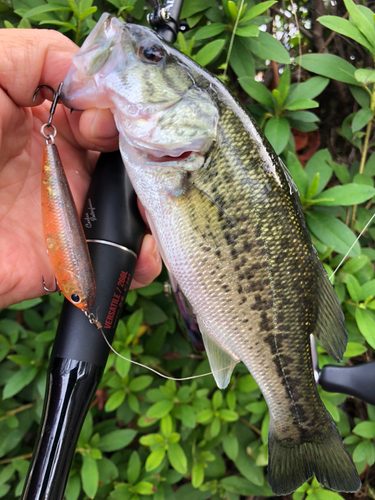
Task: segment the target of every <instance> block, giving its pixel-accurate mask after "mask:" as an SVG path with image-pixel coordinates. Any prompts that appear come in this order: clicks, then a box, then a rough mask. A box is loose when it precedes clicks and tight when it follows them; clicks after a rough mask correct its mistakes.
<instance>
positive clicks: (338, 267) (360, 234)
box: [329, 214, 375, 280]
mask: <svg viewBox="0 0 375 500" xmlns="http://www.w3.org/2000/svg"><path fill="white" fill-rule="evenodd" d="M374 217H375V214H373V216H372V217H371V219H370V220H369V221H368V223H367V224H366V225H365V227H364V228H363V229H362V231H361V232H360V233H359V235H358V238H357V239H356V240H355V242H354V243H353V245H352V246H351V247H350V248H349V250H348V251H347V252H346V254H345V255H344V257H343V258H342V260H341V262H340V264H339V265H338V266H337V267H336V269H335V270H334V272H333V273H332V274H331V276H330V277H329V279H330V280H331V279H332V278H333V277H334V275H335V274H336V273H337V271H338V270H339V269H340V267H341V266H342V263H343V262H344V260H345V259H346V257H347V256H348V255H349V253H350V251H351V250H352V248H353V247H354V245H355V244H356V243H357V241H358V240H359V238H360V237H361V236H362V234H363V233H364V232H365V231H366V229H367V228H368V226H369V225H370V224H371V222H372V220H373V218H374Z"/></svg>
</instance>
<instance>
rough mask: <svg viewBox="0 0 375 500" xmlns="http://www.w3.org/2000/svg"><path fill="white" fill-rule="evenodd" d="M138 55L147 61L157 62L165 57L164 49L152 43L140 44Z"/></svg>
mask: <svg viewBox="0 0 375 500" xmlns="http://www.w3.org/2000/svg"><path fill="white" fill-rule="evenodd" d="M138 55H139V56H140V57H141V58H142V59H143V60H144V61H145V62H148V63H158V62H160V61H162V60H163V59H164V57H165V50H164V49H163V47H162V46H161V45H158V44H156V43H153V44H152V45H146V44H145V45H141V46H140V47H139V51H138Z"/></svg>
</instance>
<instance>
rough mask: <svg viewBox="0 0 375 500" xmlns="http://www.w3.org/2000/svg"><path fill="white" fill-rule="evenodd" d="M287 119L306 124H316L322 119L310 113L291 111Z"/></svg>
mask: <svg viewBox="0 0 375 500" xmlns="http://www.w3.org/2000/svg"><path fill="white" fill-rule="evenodd" d="M285 117H286V118H293V119H294V120H299V121H302V122H306V123H314V122H318V121H319V120H320V119H319V117H317V116H316V114H314V113H311V112H310V111H291V112H290V113H288V114H287V115H285Z"/></svg>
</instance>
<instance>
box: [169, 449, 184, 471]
mask: <svg viewBox="0 0 375 500" xmlns="http://www.w3.org/2000/svg"><path fill="white" fill-rule="evenodd" d="M167 453H168V459H169V463H170V464H171V466H172V467H173V468H174V469H175V470H176V471H177V472H179V473H180V474H183V475H185V474H186V473H187V459H186V455H185V452H184V450H183V449H182V448H181V446H180V445H179V444H178V443H172V444H169V446H168V451H167Z"/></svg>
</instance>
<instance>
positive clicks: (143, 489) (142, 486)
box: [134, 481, 156, 495]
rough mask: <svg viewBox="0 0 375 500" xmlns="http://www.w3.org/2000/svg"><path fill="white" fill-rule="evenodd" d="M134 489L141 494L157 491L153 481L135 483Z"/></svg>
mask: <svg viewBox="0 0 375 500" xmlns="http://www.w3.org/2000/svg"><path fill="white" fill-rule="evenodd" d="M134 491H135V492H136V493H139V494H140V495H152V494H153V493H155V491H156V488H155V486H154V485H153V484H152V483H149V482H147V481H141V482H140V483H138V484H136V485H135V487H134Z"/></svg>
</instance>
